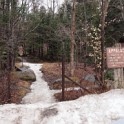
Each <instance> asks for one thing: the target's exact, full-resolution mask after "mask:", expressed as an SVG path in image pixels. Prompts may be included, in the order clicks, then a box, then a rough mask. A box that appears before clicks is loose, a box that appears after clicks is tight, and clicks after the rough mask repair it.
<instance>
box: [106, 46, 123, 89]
mask: <svg viewBox="0 0 124 124" xmlns="http://www.w3.org/2000/svg"><path fill="white" fill-rule="evenodd" d="M107 66H108V68H113V69H114V81H115V84H114V88H124V72H123V68H124V47H121V44H116V47H111V48H107Z"/></svg>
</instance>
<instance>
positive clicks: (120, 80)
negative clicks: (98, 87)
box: [114, 43, 124, 88]
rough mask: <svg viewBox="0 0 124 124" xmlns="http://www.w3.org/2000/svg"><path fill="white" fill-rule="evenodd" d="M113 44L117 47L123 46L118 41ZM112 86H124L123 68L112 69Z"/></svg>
mask: <svg viewBox="0 0 124 124" xmlns="http://www.w3.org/2000/svg"><path fill="white" fill-rule="evenodd" d="M115 46H116V47H118V48H122V47H123V45H122V44H120V43H118V44H116V45H115ZM114 88H124V68H116V69H114Z"/></svg>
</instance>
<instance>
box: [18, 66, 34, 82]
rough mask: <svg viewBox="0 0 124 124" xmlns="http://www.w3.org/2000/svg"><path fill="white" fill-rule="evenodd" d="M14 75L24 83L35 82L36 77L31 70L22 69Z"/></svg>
mask: <svg viewBox="0 0 124 124" xmlns="http://www.w3.org/2000/svg"><path fill="white" fill-rule="evenodd" d="M16 75H17V76H18V78H20V79H21V80H25V81H36V76H35V74H34V72H33V71H32V70H31V69H26V68H25V69H22V71H16Z"/></svg>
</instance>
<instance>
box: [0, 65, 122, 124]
mask: <svg viewBox="0 0 124 124" xmlns="http://www.w3.org/2000/svg"><path fill="white" fill-rule="evenodd" d="M29 66H30V67H31V69H32V70H34V72H35V74H36V77H37V78H38V79H37V81H36V82H33V85H32V86H31V89H32V91H31V93H29V94H27V95H26V96H25V97H24V98H23V100H22V102H23V103H24V104H20V105H16V104H6V105H0V124H124V90H123V89H116V90H111V91H109V92H106V93H103V94H100V95H97V94H96V95H87V96H84V97H81V98H79V99H77V100H73V101H68V102H56V101H55V100H54V98H53V94H52V92H51V91H50V90H49V88H48V85H47V83H46V82H45V81H44V80H43V79H42V77H41V72H40V71H39V69H40V67H41V65H40V64H38V65H36V64H29ZM37 91H38V92H37Z"/></svg>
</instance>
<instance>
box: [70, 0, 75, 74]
mask: <svg viewBox="0 0 124 124" xmlns="http://www.w3.org/2000/svg"><path fill="white" fill-rule="evenodd" d="M75 15H76V0H73V7H72V24H71V53H70V67H71V76H73V75H74V70H75V65H74V46H75Z"/></svg>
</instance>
